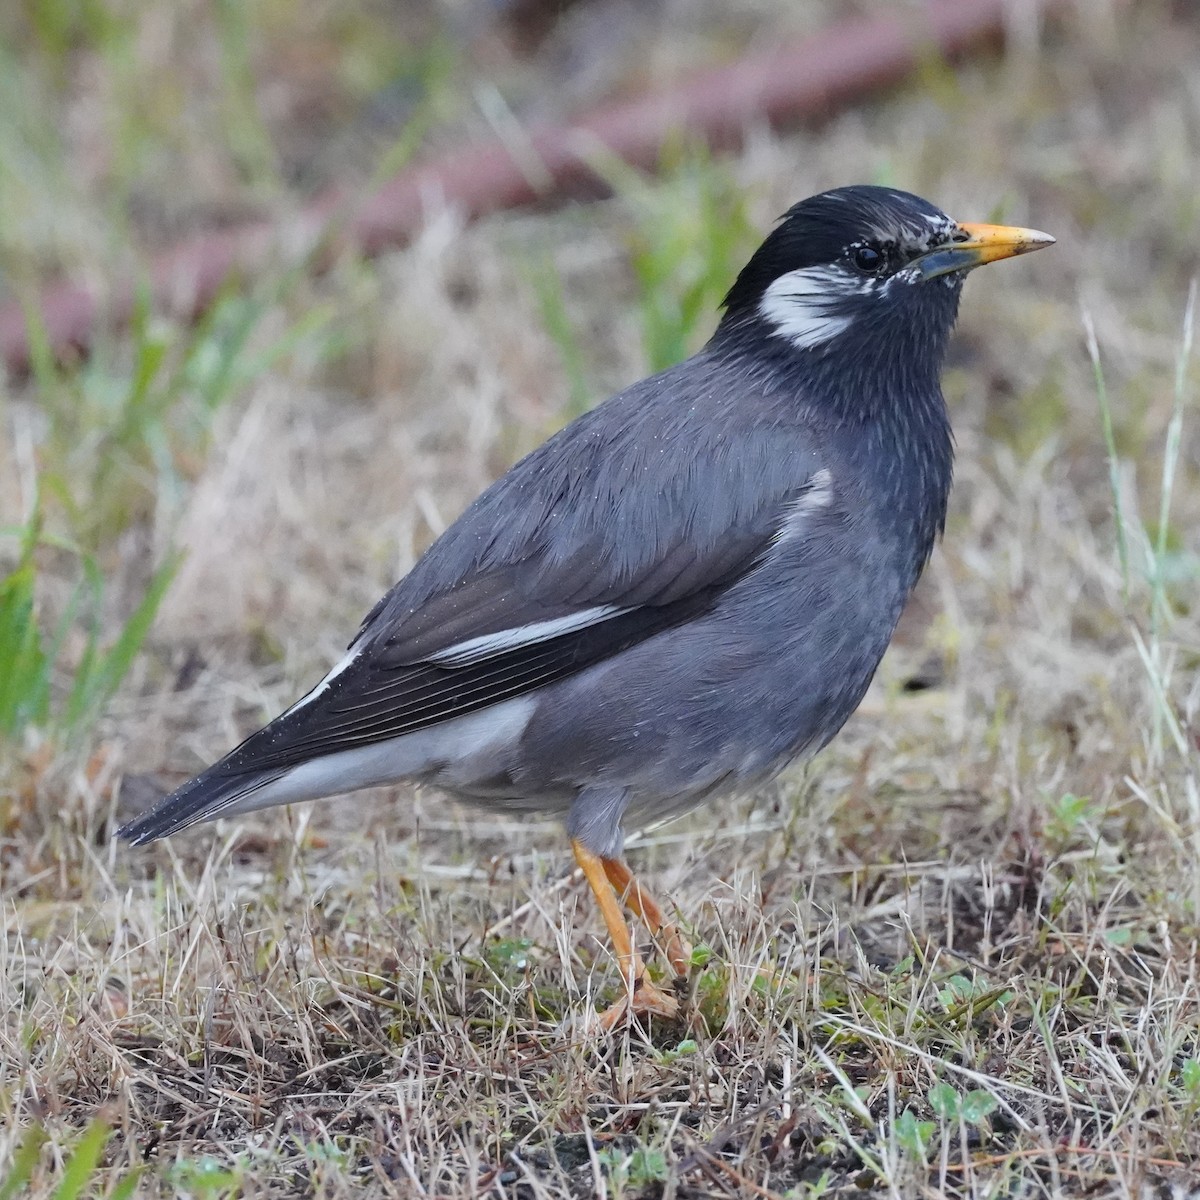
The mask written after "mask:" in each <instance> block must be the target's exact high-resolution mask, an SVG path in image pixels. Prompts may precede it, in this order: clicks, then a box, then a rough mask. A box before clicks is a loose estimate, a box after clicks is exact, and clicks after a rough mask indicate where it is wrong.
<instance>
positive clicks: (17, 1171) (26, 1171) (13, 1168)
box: [0, 1125, 49, 1200]
mask: <svg viewBox="0 0 1200 1200" xmlns="http://www.w3.org/2000/svg"><path fill="white" fill-rule="evenodd" d="M48 1136H49V1135H48V1134H47V1133H46V1131H45V1130H44V1129H43V1128H42V1127H41V1126H40V1125H31V1126H30V1127H29V1129H27V1130H26V1132H25V1136H24V1137H23V1138H22V1139H21V1144H20V1145H19V1146H18V1147H17V1151H16V1153H15V1154H14V1155H13V1158H12V1162H11V1164H10V1165H9V1169H8V1174H7V1175H6V1176H5V1177H4V1178H3V1179H0V1200H13V1198H14V1197H15V1196H18V1195H20V1193H21V1192H22V1191H24V1189H25V1187H26V1185H27V1184H28V1183H29V1180H30V1179H31V1178H32V1177H33V1169H34V1167H36V1166H37V1161H38V1155H40V1154H41V1152H42V1146H43V1145H45V1143H46V1139H47V1137H48Z"/></svg>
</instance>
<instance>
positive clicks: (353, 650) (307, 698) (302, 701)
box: [288, 645, 361, 712]
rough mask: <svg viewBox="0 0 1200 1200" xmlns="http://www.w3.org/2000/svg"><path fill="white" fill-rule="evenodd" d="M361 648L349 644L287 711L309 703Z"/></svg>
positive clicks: (350, 661) (327, 685) (355, 656)
mask: <svg viewBox="0 0 1200 1200" xmlns="http://www.w3.org/2000/svg"><path fill="white" fill-rule="evenodd" d="M360 649H361V647H359V646H358V645H354V646H351V647H350V649H349V650H347V651H346V653H345V655H344V656H343V657H342V658H341V659H340V660H339V661H338V662H337V664H336V665H335V666H334V667H333V669H332V670H331V671H330V672H329V674H328V675H326V676H325V678H324V679H322V680H321V682H320V683H318V684H317V686H316V687H315V688H313V690H312V691H311V692H309V693H308V695H307V696H303V697H301V698H300V699H299V700H297V701H296V703H295V704H293V705H292V707H291V708H289V709H288V712H295V711H296V709H298V708H303V707H304V706H305V705H306V704H311V703H312V702H313V701H314V700H315V699H316V698H317V697H318V696H319V695H320V694H321V693H322V692H323V691H325V689H326V688H327V687H329V685H330V684H331V683H332V682H333V681H334V680H335V679H336V678H337V677H338V676H339V675H340V674H341V673H342V672H343V671H344V670H345V669H346V668H347V667H348V666H349V665H350V664H351V663H352V662H353V661H354V660H355V659H356V658H357V657H358V652H359V650H360Z"/></svg>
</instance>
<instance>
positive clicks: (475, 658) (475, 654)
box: [426, 604, 628, 667]
mask: <svg viewBox="0 0 1200 1200" xmlns="http://www.w3.org/2000/svg"><path fill="white" fill-rule="evenodd" d="M627 611H628V610H627V609H624V608H622V607H621V606H620V605H617V604H597V605H596V606H595V607H594V608H584V609H580V611H579V612H577V613H568V614H567V615H566V616H565V617H554V618H553V619H552V620H549V621H533V622H531V623H530V624H528V625H518V626H517V627H516V628H515V629H498V630H497V631H496V632H495V633H485V634H481V635H480V636H479V637H474V638H468V639H467V640H466V641H465V642H458V643H457V644H456V645H453V646H447V647H446V649H445V650H439V651H438V652H437V653H436V654H431V655H430V656H429V658H428V659H427V660H426V661H428V662H431V663H435V664H436V665H437V666H439V667H469V666H470V665H471V664H472V663H477V662H481V661H482V660H483V659H485V658H491V657H492V656H493V655H496V654H502V653H503V652H504V651H506V650H515V649H517V648H518V647H520V646H531V645H534V644H536V643H537V642H548V641H549V640H550V639H551V638H556V637H561V636H562V635H563V634H564V633H575V632H577V631H578V630H580V629H587V628H588V627H589V626H591V625H598V624H599V623H600V622H601V621H607V620H608V618H609V617H615V616H616V615H617V614H618V613H623V612H627Z"/></svg>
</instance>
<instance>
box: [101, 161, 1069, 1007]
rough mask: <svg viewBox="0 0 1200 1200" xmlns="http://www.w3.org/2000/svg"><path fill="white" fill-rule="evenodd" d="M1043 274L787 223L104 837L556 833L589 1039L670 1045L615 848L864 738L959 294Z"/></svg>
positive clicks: (670, 953)
mask: <svg viewBox="0 0 1200 1200" xmlns="http://www.w3.org/2000/svg"><path fill="white" fill-rule="evenodd" d="M1053 242H1054V238H1052V237H1051V236H1050V235H1049V234H1045V233H1041V232H1039V231H1038V230H1034V229H1025V228H1016V227H1005V226H1000V225H991V224H980V223H971V222H958V221H955V220H952V219H951V218H950V217H948V216H947V215H946V214H945V213H944V212H942V211H941V210H940V209H939V208H937V207H936V206H935V205H933V204H931V203H930V202H928V201H926V200H923V199H921V198H920V197H918V196H915V195H913V194H911V193H909V192H904V191H899V190H897V189H894V188H888V187H878V186H871V185H865V184H856V185H852V186H845V187H839V188H835V189H833V190H830V191H826V192H822V193H821V194H819V195H815V196H812V197H809V198H808V199H805V200H802V201H800V202H799V203H797V204H795V205H794V206H793V207H792V208H790V209H789V210H788V211H787V212H786V213H785V214H784V215H783V217H782V218H781V219H780V220H779V222H778V224H777V225H776V226H775V227H774V229H773V230H772V231H771V232H770V233H769V234H768V236H767V237H766V239H765V240H764V241H763V242H762V244H761V246H760V247H759V248H758V249H757V250H756V251H755V252H754V254H753V255H752V256H751V257H750V259H749V261H748V262H747V264H746V265H745V267H744V268H743V269H742V271H741V272H740V273H739V274H738V275H737V277H736V279H735V280H734V281H733V283H732V286H731V287H730V288H729V291H728V293H727V295H726V297H725V300H724V304H723V313H722V315H721V316H720V319H719V320H718V322H717V324H716V329H715V332H714V333H713V334H712V337H711V339H710V340H709V341H708V342H707V344H706V345H705V346H704V347H703V348H702V349H701V350H700V351H698V352H697V353H696V354H694V355H693V356H692V357H690V358H688V359H686V360H685V361H683V362H681V363H679V364H677V365H675V366H672V367H670V368H668V369H667V370H664V371H662V372H660V373H658V374H655V375H651V376H650V377H648V378H646V379H643V380H641V381H639V382H637V383H634V384H633V385H632V386H630V387H627V388H626V389H625V390H623V391H621V392H619V393H618V394H617V395H615V396H613V397H612V398H610V399H608V400H607V401H605V402H604V403H602V404H599V405H598V406H596V407H595V408H593V409H591V410H590V411H589V412H586V413H585V414H583V415H582V416H580V417H578V418H577V419H576V420H574V421H572V422H571V423H570V424H568V425H566V426H565V427H564V428H562V429H561V430H559V431H558V432H557V433H555V434H554V435H553V436H551V437H550V438H549V439H548V440H547V441H545V442H544V443H542V444H541V445H540V446H538V447H537V448H536V449H534V450H533V451H532V452H531V453H530V454H528V455H527V456H525V457H524V458H522V459H521V460H520V461H518V462H517V463H516V464H515V465H514V466H513V467H511V468H510V469H509V470H508V472H507V473H506V474H504V475H503V476H501V477H500V478H499V479H498V480H497V481H496V482H495V483H493V484H492V485H491V486H490V487H488V488H487V489H486V490H485V491H484V492H483V493H482V494H481V495H480V496H479V497H478V498H477V499H476V500H475V501H474V502H473V503H472V504H470V505H469V506H468V507H467V509H466V510H465V511H464V512H463V513H462V515H461V516H460V517H459V518H458V519H457V520H456V521H454V522H453V523H452V524H451V525H450V526H449V527H448V528H447V529H446V530H445V531H444V532H443V533H442V534H441V535H440V536H439V537H438V538H437V539H436V540H435V541H434V542H433V543H432V544H431V545H430V547H429V548H428V549H427V550H426V551H425V553H424V554H423V555H422V556H421V557H420V558H419V559H418V561H417V562H416V564H415V565H414V566H413V567H412V569H411V570H410V571H409V572H408V574H407V575H405V576H404V577H403V578H402V579H401V580H400V581H399V582H398V583H396V584H395V586H394V587H393V588H392V589H391V590H390V591H389V592H388V593H387V594H386V595H384V596H383V598H382V599H380V601H379V602H378V603H377V604H376V605H375V607H374V608H373V609H371V611H370V612H369V613H368V614H367V616H366V618H365V619H364V620H363V622H362V624H361V626H360V628H359V630H358V632H357V634H356V635H355V636H354V638H353V640H352V641H351V642H350V644H349V648H348V650H347V652H346V654H345V656H344V657H343V658H341V660H340V661H339V662H338V663H337V664H336V665H335V666H334V667H333V668H332V670H330V671H329V672H328V674H327V675H325V677H324V678H323V679H321V680H320V681H319V682H318V683H317V684H316V686H315V687H313V688H312V689H311V690H310V691H309V692H308V693H307V694H306V695H305V696H303V697H302V698H301V699H300V700H298V701H297V702H296V703H295V704H293V705H292V706H291V707H290V708H288V709H287V710H286V711H285V712H283V713H282V714H281V715H279V716H278V717H276V718H275V719H274V720H272V721H270V722H269V723H268V724H267V725H265V726H264V727H263V728H261V729H259V730H258V731H257V732H255V733H252V734H251V735H250V736H249V737H247V738H246V739H245V741H243V742H242V743H241V744H240V745H239V746H237V747H236V748H235V749H234V750H232V751H230V753H229V754H227V755H226V756H225V757H224V758H222V759H221V760H220V761H219V762H217V763H215V764H214V765H212V766H210V767H209V768H208V769H207V770H205V771H203V772H202V773H201V774H199V775H197V776H196V777H195V778H193V779H191V780H189V781H188V782H187V783H185V784H183V785H182V786H181V787H179V788H178V789H177V790H176V791H174V792H172V793H171V794H170V795H169V796H167V797H165V798H164V799H163V800H162V801H161V802H160V803H158V805H157V806H156V807H154V808H153V810H152V811H150V812H148V813H146V814H145V815H143V816H141V817H139V818H138V819H135V820H133V821H131V822H130V823H129V824H127V825H125V826H124V827H123V828H121V829H120V830H119V831H118V833H119V836H120V837H122V838H124V839H126V840H127V841H129V842H131V843H133V844H135V845H140V844H143V843H146V842H150V841H153V840H154V839H156V838H161V837H166V836H168V835H170V834H175V833H178V832H179V831H181V830H183V829H186V828H188V827H189V826H191V825H193V824H196V823H197V822H201V821H210V820H213V819H214V818H217V817H227V816H232V815H234V814H240V813H248V812H251V811H253V810H256V809H262V808H268V807H271V806H274V805H283V804H291V803H296V802H299V801H307V800H316V799H320V798H323V797H329V796H334V795H343V796H344V795H345V794H346V793H351V792H354V791H356V790H358V789H361V788H367V787H378V786H384V785H392V784H397V783H401V782H412V783H416V784H422V785H428V786H432V787H435V788H438V789H441V790H442V791H443V792H445V793H448V794H450V795H451V796H453V797H456V798H458V799H460V800H463V801H467V802H469V803H472V804H474V805H477V806H483V807H484V808H492V809H503V810H507V811H510V812H518V813H519V812H526V813H529V812H536V813H543V814H554V815H556V816H557V817H559V818H560V819H561V820H562V822H563V824H564V825H565V830H566V834H567V837H568V838H569V840H570V846H571V850H572V852H573V855H574V858H575V861H576V863H577V864H578V866H579V868H580V870H581V872H582V874H583V877H584V879H585V880H586V882H587V884H588V886H589V888H590V889H591V891H592V893H593V894H594V896H595V899H596V902H597V904H598V907H599V910H600V915H601V916H602V918H603V920H604V923H605V925H606V927H607V931H608V934H609V936H610V939H611V942H612V945H613V948H614V951H615V956H616V959H617V963H618V966H619V968H620V971H621V976H622V981H623V985H624V986H623V989H622V995H621V998H620V999H618V1000H617V1001H616V1002H614V1003H613V1004H611V1005H610V1006H609V1007H608V1008H607V1009H606V1010H605V1011H604V1013H603V1014H601V1015H600V1021H601V1023H602V1025H603V1026H604V1027H605V1028H607V1029H612V1028H614V1027H616V1026H617V1025H618V1024H619V1023H621V1022H623V1021H626V1020H628V1019H630V1018H631V1017H634V1016H636V1017H639V1018H645V1017H660V1018H674V1017H676V1016H677V1015H678V1014H679V1010H680V1001H679V996H678V994H677V993H678V989H672V990H668V989H667V988H666V987H662V986H660V985H659V984H657V983H655V982H654V981H653V980H652V979H651V977H650V975H649V974H648V973H647V970H646V966H645V963H644V961H643V959H642V957H641V954H640V952H639V951H638V949H637V948H636V946H635V944H634V942H633V939H632V936H631V932H630V928H629V924H628V922H627V919H626V916H625V910H627V911H628V912H629V913H631V914H632V915H633V916H634V917H636V918H638V919H639V920H640V921H641V922H642V923H643V924H644V925H645V927H646V929H647V931H648V933H649V935H650V937H651V939H652V940H653V941H654V943H655V944H656V945H657V947H658V949H659V951H660V952H661V953H662V954H663V955H664V957H665V958H666V960H667V963H668V964H669V966H670V967H671V969H672V970H673V971H674V974H675V976H676V981H677V982H679V981H680V980H682V979H686V976H687V974H688V970H689V965H690V959H691V946H690V944H689V942H688V940H687V938H686V937H685V936H684V935H683V933H681V931H680V930H679V928H678V926H677V925H676V924H674V923H673V922H672V921H670V920H669V919H668V918H667V916H666V915H665V913H664V911H663V908H662V907H661V906H660V905H659V904H658V903H657V902H656V901H655V900H654V898H653V897H652V896H651V895H650V893H649V892H648V891H647V890H646V889H645V888H643V887H642V885H641V884H640V882H639V881H638V880H637V879H636V877H635V876H634V875H633V873H632V871H631V870H630V868H629V866H628V865H627V863H626V861H625V858H624V855H623V846H624V828H625V826H626V825H627V824H631V823H636V824H639V825H640V824H644V823H646V822H648V821H651V820H658V819H661V818H666V817H668V816H672V815H675V814H678V813H682V812H684V811H686V810H689V809H691V808H693V807H695V806H697V805H700V804H701V803H703V802H706V801H710V800H713V799H715V798H718V797H721V796H726V795H729V794H730V793H733V792H739V791H745V790H747V789H749V788H751V787H753V786H754V785H756V784H760V783H761V782H763V781H765V780H768V779H770V778H771V777H773V776H774V775H776V774H777V773H778V772H779V771H780V770H782V769H783V768H784V767H785V766H787V765H788V764H790V763H792V762H794V761H796V760H798V759H802V758H806V757H808V756H810V755H812V754H814V753H815V752H817V751H818V750H820V749H821V748H822V747H824V746H825V745H826V744H827V743H828V742H829V741H830V740H831V739H832V738H833V737H834V735H835V734H836V733H837V732H838V731H839V730H840V729H841V727H842V726H843V724H844V723H845V722H846V721H847V719H848V718H849V717H850V716H851V714H852V713H853V712H854V710H855V709H856V708H857V707H858V705H859V702H860V701H861V700H862V697H863V695H864V693H865V692H866V689H867V686H868V684H869V683H870V682H871V679H872V677H873V675H874V674H875V671H876V668H877V667H878V665H879V662H880V660H881V658H882V656H883V653H884V650H885V649H886V648H887V646H888V643H889V641H890V640H891V637H892V634H893V631H894V630H895V627H896V623H897V620H898V619H899V617H900V613H901V610H902V609H903V608H904V606H905V602H906V601H907V599H908V597H909V595H910V594H911V592H912V590H913V588H914V586H915V585H916V583H917V580H918V578H919V576H920V575H921V572H922V570H923V569H924V567H925V565H926V563H927V562H928V560H929V557H930V554H931V552H932V550H933V547H934V544H935V542H936V541H937V539H938V538H939V537H940V535H941V534H942V532H943V530H944V527H945V520H946V511H947V503H948V497H949V493H950V486H951V475H952V467H953V441H952V434H951V427H950V420H949V416H948V412H947V407H946V403H945V400H944V398H943V394H942V389H941V369H942V364H943V360H944V357H945V353H946V347H947V342H948V339H949V337H950V333H951V330H952V328H953V326H954V323H955V319H956V316H957V312H958V307H959V298H960V295H961V292H962V287H963V282H964V280H965V278H966V276H967V275H968V273H969V272H971V271H972V270H974V269H975V268H977V267H979V266H982V265H984V264H987V263H991V262H995V261H998V260H1000V259H1004V258H1009V257H1012V256H1015V255H1020V254H1025V253H1027V252H1030V251H1033V250H1038V249H1041V248H1043V247H1045V246H1049V245H1051V244H1052V243H1053ZM340 803H341V804H343V805H346V804H351V803H352V801H351V800H346V799H343V800H341V801H340Z"/></svg>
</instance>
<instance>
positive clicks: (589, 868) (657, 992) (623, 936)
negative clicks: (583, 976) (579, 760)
mask: <svg viewBox="0 0 1200 1200" xmlns="http://www.w3.org/2000/svg"><path fill="white" fill-rule="evenodd" d="M571 850H572V851H573V852H574V854H575V861H576V862H577V863H578V864H579V869H580V870H581V871H582V872H583V877H584V878H585V879H586V880H587V881H588V886H589V887H590V888H591V889H592V895H594V896H595V897H596V903H597V904H598V905H599V907H600V915H601V916H602V917H603V918H604V924H605V925H606V926H607V928H608V936H609V937H610V938H611V939H612V944H613V949H614V950H615V951H616V952H617V963H618V964H619V965H620V968H621V975H622V976H623V978H624V980H625V987H626V989H627V990H626V994H625V997H624V999H622V1000H618V1001H617V1002H616V1003H615V1004H613V1005H610V1006H609V1008H607V1009H606V1010H605V1011H604V1012H603V1013H602V1014H601V1017H600V1022H601V1024H602V1025H603V1026H604V1028H605V1029H612V1028H613V1027H614V1026H616V1025H617V1024H619V1023H620V1022H621V1020H622V1019H624V1017H625V1016H627V1015H628V1014H629V1013H635V1014H638V1015H642V1016H656V1017H674V1016H676V1015H677V1014H678V1012H679V1002H678V1001H677V1000H676V999H675V997H674V996H668V995H667V993H666V992H664V991H662V990H661V989H660V988H658V987H656V986H655V985H654V984H653V983H652V982H651V981H650V980H649V979H647V978H646V965H645V963H643V962H642V958H641V955H640V954H638V952H637V951H636V950H635V949H634V946H633V941H632V939H631V938H630V936H629V926H628V925H627V924H626V923H625V917H624V916H623V914H622V913H621V906H620V904H618V903H617V897H616V894H615V892H614V891H613V885H612V884H611V883H610V882H609V876H608V874H607V871H606V869H605V860H604V859H602V858H599V857H598V856H597V855H595V854H593V853H592V852H591V851H590V850H588V849H587V848H586V847H585V846H584V845H583V844H582V843H581V842H577V841H575V840H572V842H571ZM626 870H628V868H626ZM656 907H657V906H656ZM659 915H660V916H661V915H662V914H661V913H660V914H659ZM647 923H648V922H647Z"/></svg>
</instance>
